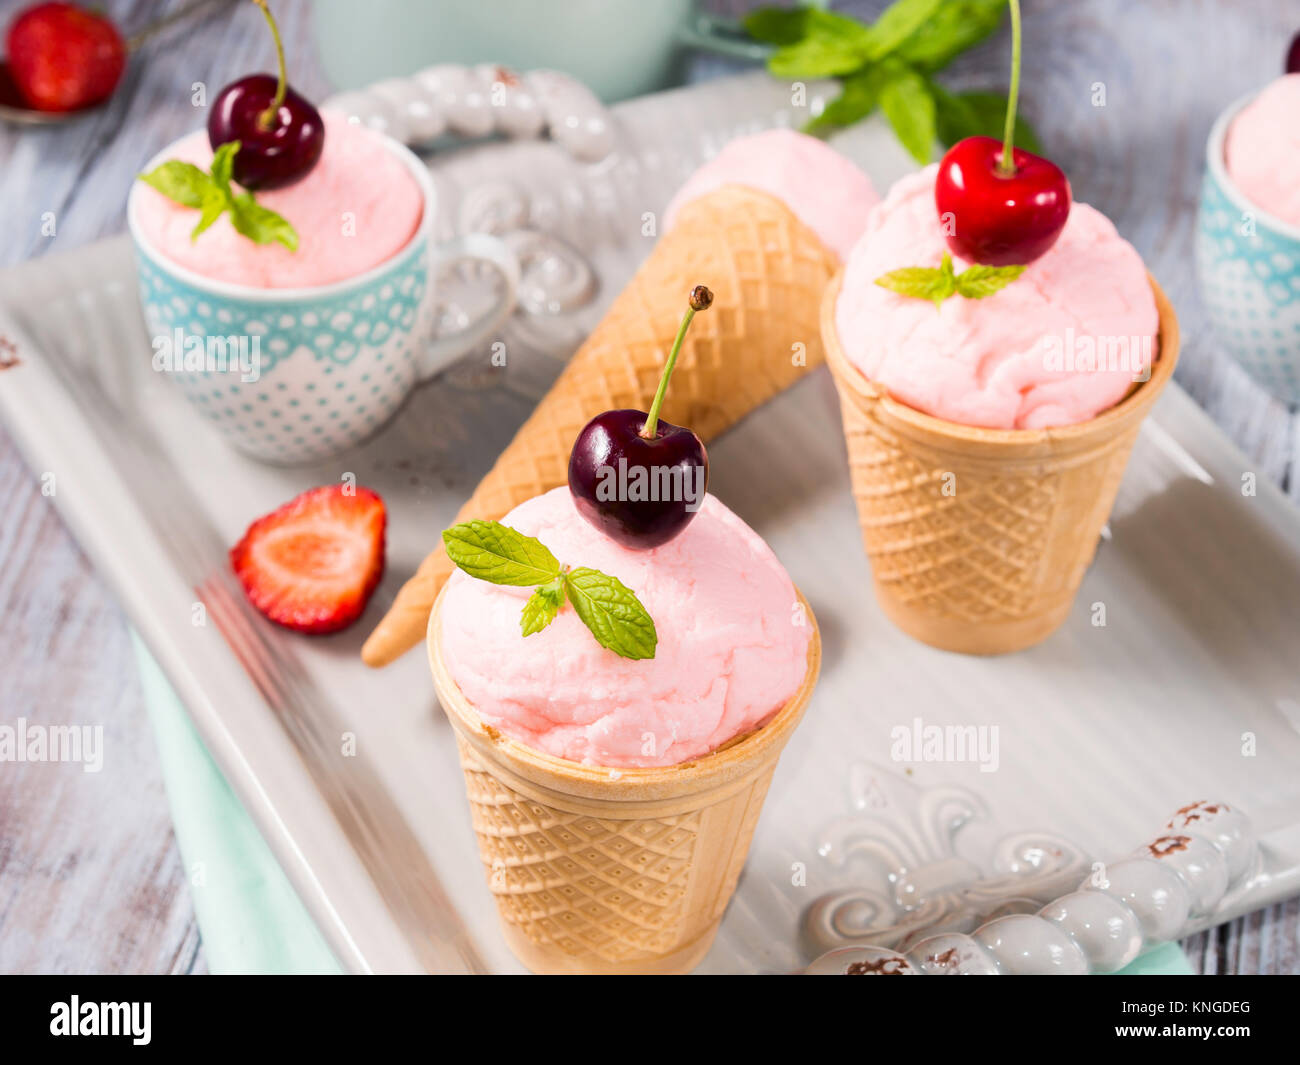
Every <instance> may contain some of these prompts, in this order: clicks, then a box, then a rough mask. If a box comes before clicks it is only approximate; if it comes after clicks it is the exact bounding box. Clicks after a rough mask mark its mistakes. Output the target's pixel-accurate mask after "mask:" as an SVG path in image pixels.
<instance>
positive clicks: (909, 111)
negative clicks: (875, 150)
mask: <svg viewBox="0 0 1300 1065" xmlns="http://www.w3.org/2000/svg"><path fill="white" fill-rule="evenodd" d="M880 109H881V110H882V111H883V112H884V113H885V117H886V118H887V119H889V124H890V125H891V126H893V127H894V133H895V134H897V136H898V139H899V141H900V142H901V143H902V145H903V147H904V148H906V149H907V151H908V154H909V155H911V156H912V158H913V159H915V160H916V161H917V162H918V163H921V164H922V165H924V164H926V163H928V162H929V161H930V157H931V155H932V154H933V153H934V144H935V140H936V133H935V105H934V97H933V96H932V95H931V94H930V87H929V85H928V84H927V82H926V79H925V78H923V77H921V75H920V74H918V73H917V72H916V71H914V70H912V69H910V68H907V67H902V68H900V69H899V71H898V73H897V74H896V75H895V76H894V77H893V78H891V79H890V80H889V81H887V82H886V83H885V84H884V85H883V86H882V87H881V90H880Z"/></svg>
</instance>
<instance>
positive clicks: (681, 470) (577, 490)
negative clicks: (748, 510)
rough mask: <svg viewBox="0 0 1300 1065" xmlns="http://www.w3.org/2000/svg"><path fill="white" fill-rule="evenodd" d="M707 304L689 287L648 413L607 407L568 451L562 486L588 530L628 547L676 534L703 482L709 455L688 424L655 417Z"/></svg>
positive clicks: (700, 291)
mask: <svg viewBox="0 0 1300 1065" xmlns="http://www.w3.org/2000/svg"><path fill="white" fill-rule="evenodd" d="M712 302H713V293H712V292H710V291H709V290H708V289H707V288H705V287H704V286H703V285H697V286H696V287H695V288H693V289H692V290H691V295H690V308H689V309H688V310H687V312H686V315H685V317H683V319H682V324H681V328H680V329H678V331H677V339H676V340H675V341H674V342H673V347H672V351H671V352H670V353H669V355H668V361H667V362H666V363H665V364H664V369H663V374H662V375H661V376H660V378H659V388H658V390H657V391H656V392H655V398H654V402H653V403H652V404H651V405H650V411H649V413H647V412H645V411H639V410H609V411H605V413H603V414H598V415H596V417H594V418H592V419H591V421H589V422H588V423H587V424H586V426H585V427H584V428H583V430H582V432H580V433H579V434H578V439H577V441H576V442H575V443H574V445H573V451H572V452H571V453H570V455H569V492H570V494H571V495H572V496H573V502H574V505H575V506H576V507H577V508H578V513H579V514H581V515H582V516H583V517H584V518H586V519H587V521H588V522H589V523H590V524H591V525H593V526H594V527H595V528H597V529H599V530H600V531H601V532H603V533H604V534H605V535H606V536H608V537H609V538H610V539H611V540H614V541H616V542H617V543H620V544H622V545H623V546H624V547H629V548H632V549H633V550H638V551H646V550H649V549H650V548H652V547H658V546H659V545H660V544H666V543H667V542H668V541H669V540H671V539H673V537H675V536H677V535H679V534H680V533H681V532H682V530H683V529H685V528H686V526H687V525H689V524H690V523H691V521H692V519H693V518H694V517H695V514H696V512H697V511H698V510H699V508H700V505H701V504H703V502H704V493H705V491H706V490H707V488H708V486H709V456H708V452H706V451H705V450H704V444H703V442H702V441H701V440H700V438H699V437H698V436H696V435H695V434H694V433H693V432H691V430H689V429H685V428H682V427H681V426H679V425H670V424H669V423H668V422H665V421H663V420H661V419H660V417H659V409H660V407H661V406H662V405H663V401H664V395H665V394H666V393H667V390H668V379H669V377H671V376H672V372H673V367H674V366H675V365H676V364H677V355H678V352H680V351H681V347H682V341H683V340H684V339H685V338H686V330H687V327H689V326H690V324H691V319H692V318H693V317H694V316H695V313H696V312H697V311H702V310H704V309H705V308H706V307H708V306H709V304H711V303H712Z"/></svg>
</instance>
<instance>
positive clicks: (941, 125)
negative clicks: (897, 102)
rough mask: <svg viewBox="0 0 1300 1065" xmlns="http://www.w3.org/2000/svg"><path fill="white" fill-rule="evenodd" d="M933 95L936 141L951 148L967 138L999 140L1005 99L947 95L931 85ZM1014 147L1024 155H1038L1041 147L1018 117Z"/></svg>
mask: <svg viewBox="0 0 1300 1065" xmlns="http://www.w3.org/2000/svg"><path fill="white" fill-rule="evenodd" d="M930 92H931V94H932V95H933V96H934V101H935V105H936V118H937V129H938V134H939V140H940V141H942V142H943V144H944V146H945V147H952V145H954V144H956V143H957V142H958V141H960V140H965V139H966V138H967V137H994V138H996V139H997V140H1001V139H1002V133H1003V126H1004V123H1005V122H1006V114H1007V98H1006V97H1005V96H1003V95H1000V94H999V93H994V92H963V93H957V94H953V93H949V92H946V91H945V90H944V89H942V88H940V87H939V86H938V85H935V84H934V83H933V82H931V83H930ZM1016 147H1017V148H1023V149H1025V151H1027V152H1041V151H1042V150H1043V149H1042V146H1041V145H1040V144H1039V142H1038V138H1037V136H1035V135H1034V131H1033V129H1032V128H1031V127H1030V125H1029V123H1028V122H1026V121H1025V120H1024V119H1023V118H1021V117H1020V116H1019V115H1017V116H1016Z"/></svg>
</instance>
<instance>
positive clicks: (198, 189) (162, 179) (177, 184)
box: [140, 159, 213, 207]
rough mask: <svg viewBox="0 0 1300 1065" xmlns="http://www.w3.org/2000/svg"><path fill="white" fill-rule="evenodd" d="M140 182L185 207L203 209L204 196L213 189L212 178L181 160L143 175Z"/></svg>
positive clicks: (170, 162)
mask: <svg viewBox="0 0 1300 1065" xmlns="http://www.w3.org/2000/svg"><path fill="white" fill-rule="evenodd" d="M140 180H141V181H143V182H144V183H145V184H146V185H149V186H151V187H152V188H155V189H157V190H158V191H159V192H161V193H162V194H163V195H164V196H166V197H167V198H168V199H169V200H174V201H175V202H176V203H179V204H181V206H183V207H202V206H203V200H204V196H205V195H206V194H207V193H208V192H209V190H211V189H212V187H213V185H212V178H211V177H209V176H208V175H207V174H205V173H204V172H203V171H202V170H200V169H199V168H198V167H197V166H195V165H194V164H193V163H182V162H181V161H180V160H179V159H168V160H167V162H165V163H162V164H161V165H159V166H157V167H155V168H154V169H153V170H151V171H149V173H147V174H141V175H140Z"/></svg>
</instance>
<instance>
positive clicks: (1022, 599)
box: [821, 274, 1178, 654]
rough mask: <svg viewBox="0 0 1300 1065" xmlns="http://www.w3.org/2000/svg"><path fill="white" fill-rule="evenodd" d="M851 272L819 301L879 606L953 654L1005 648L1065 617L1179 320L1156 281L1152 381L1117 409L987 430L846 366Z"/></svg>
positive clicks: (1166, 373)
mask: <svg viewBox="0 0 1300 1065" xmlns="http://www.w3.org/2000/svg"><path fill="white" fill-rule="evenodd" d="M842 281H843V275H842V274H841V275H839V276H837V277H836V278H835V279H834V280H833V281H832V282H831V284H830V285H829V286H828V287H827V289H826V293H825V295H824V297H823V300H822V308H821V328H822V340H823V343H824V345H825V348H826V360H827V362H828V363H829V364H830V369H831V374H832V375H833V376H834V378H835V386H836V388H837V389H838V391H839V395H840V410H841V414H842V416H843V422H844V437H845V441H846V443H847V445H848V454H849V474H850V477H851V479H852V483H853V495H854V498H855V500H856V501H857V506H858V517H859V520H860V522H861V525H862V539H863V542H864V544H865V546H866V550H867V555H868V557H869V558H870V560H871V572H872V579H873V582H874V584H875V590H876V598H877V600H878V601H879V603H880V607H881V609H882V610H883V611H884V612H885V614H886V615H887V616H888V617H889V619H890V620H891V621H893V622H894V624H895V625H897V626H898V627H899V628H900V629H902V630H903V631H904V632H906V633H907V634H908V635H909V636H913V637H915V638H916V639H918V640H920V641H922V642H923V643H927V644H929V645H930V646H932V647H938V648H941V649H943V650H946V651H960V652H964V653H967V654H1001V653H1004V652H1009V651H1019V650H1022V649H1023V648H1026V647H1030V646H1032V645H1034V644H1036V643H1038V642H1039V641H1041V640H1044V639H1046V638H1047V636H1049V635H1050V634H1051V633H1052V632H1053V631H1055V630H1056V629H1057V628H1058V627H1059V626H1060V625H1061V623H1062V622H1063V621H1064V620H1065V618H1066V616H1067V615H1068V614H1069V611H1070V606H1071V603H1072V602H1073V600H1074V596H1075V593H1076V592H1077V591H1078V589H1079V584H1080V582H1081V581H1082V580H1083V574H1084V571H1085V570H1086V569H1087V568H1088V565H1089V563H1091V561H1092V558H1093V555H1094V553H1095V552H1096V549H1097V541H1098V538H1099V537H1100V535H1101V529H1102V526H1103V525H1105V523H1106V520H1107V518H1109V516H1110V510H1111V506H1112V505H1113V504H1114V502H1115V493H1116V492H1117V491H1118V490H1119V483H1120V479H1121V478H1122V477H1123V475H1124V467H1125V466H1126V465H1127V463H1128V457H1129V453H1130V452H1131V451H1132V449H1133V443H1134V441H1135V440H1136V439H1137V434H1138V429H1139V428H1140V426H1141V423H1142V419H1143V418H1145V417H1146V415H1147V413H1148V412H1149V411H1150V410H1151V407H1152V405H1153V404H1154V403H1155V401H1156V399H1157V398H1158V397H1159V395H1160V393H1161V391H1162V390H1163V389H1164V386H1165V385H1166V383H1168V381H1169V379H1170V378H1171V377H1172V376H1173V373H1174V366H1175V364H1176V363H1177V361H1178V319H1177V318H1176V317H1175V315H1174V311H1173V308H1172V307H1171V306H1170V305H1169V301H1168V300H1167V299H1166V298H1165V294H1164V293H1163V292H1162V291H1161V290H1160V287H1159V285H1157V284H1156V282H1155V280H1154V279H1152V280H1151V288H1152V291H1153V292H1154V293H1155V298H1156V308H1157V311H1158V314H1159V335H1158V337H1157V344H1158V347H1157V350H1156V352H1155V353H1154V360H1155V362H1154V365H1153V367H1152V370H1151V376H1150V379H1149V380H1147V381H1146V382H1143V383H1140V384H1137V385H1136V386H1135V387H1134V388H1133V389H1132V390H1131V391H1130V392H1129V394H1128V395H1127V396H1126V397H1125V398H1124V399H1123V400H1121V401H1120V402H1119V403H1118V404H1117V405H1116V406H1114V407H1112V408H1111V409H1110V410H1107V411H1104V412H1103V413H1102V414H1099V415H1098V416H1097V417H1095V418H1093V419H1091V420H1090V421H1087V422H1083V423H1081V424H1079V425H1069V426H1063V427H1061V428H1056V429H1012V430H1001V429H981V428H976V427H972V426H966V425H958V424H955V423H953V422H947V421H943V420H942V419H939V418H934V417H931V416H930V415H928V414H923V413H921V412H920V411H917V410H914V409H913V408H911V407H909V406H907V405H906V404H903V403H900V402H898V401H897V400H895V399H893V398H891V397H890V396H889V394H888V393H887V392H886V391H885V389H884V388H882V387H880V386H879V385H877V384H875V383H874V382H872V381H869V380H867V378H866V377H864V376H863V375H862V373H861V372H860V371H859V370H858V369H857V367H855V366H854V365H853V364H852V363H850V362H849V360H848V358H847V357H846V355H845V353H844V349H843V347H842V346H841V345H840V341H839V336H838V334H837V331H836V326H835V305H836V302H837V301H838V299H839V293H840V287H841V284H842Z"/></svg>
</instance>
